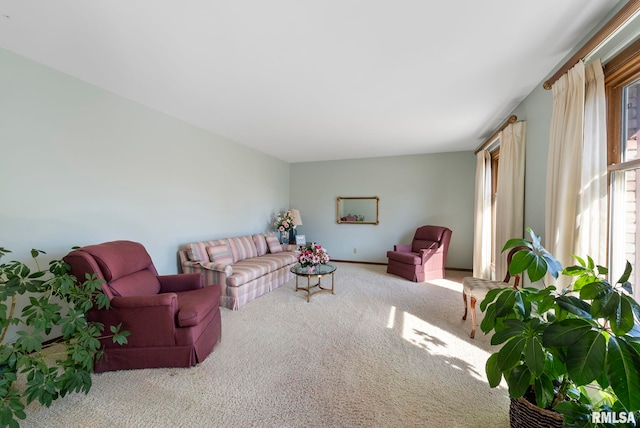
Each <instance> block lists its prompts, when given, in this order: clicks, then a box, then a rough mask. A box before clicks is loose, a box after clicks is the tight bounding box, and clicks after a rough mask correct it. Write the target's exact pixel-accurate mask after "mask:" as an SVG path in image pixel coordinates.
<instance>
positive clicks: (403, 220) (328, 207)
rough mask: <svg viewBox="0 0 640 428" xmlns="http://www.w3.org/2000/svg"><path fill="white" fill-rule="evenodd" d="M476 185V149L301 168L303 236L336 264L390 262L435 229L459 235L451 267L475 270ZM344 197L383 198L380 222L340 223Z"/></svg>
mask: <svg viewBox="0 0 640 428" xmlns="http://www.w3.org/2000/svg"><path fill="white" fill-rule="evenodd" d="M474 179H475V157H474V156H473V153H472V152H468V151H465V152H455V153H438V154H424V155H414V156H396V157H385V158H370V159H357V160H340V161H326V162H310V163H295V164H292V165H291V185H290V186H291V207H292V208H296V209H299V210H300V215H301V216H302V222H303V225H302V226H299V231H298V233H301V234H304V235H305V236H306V238H307V240H308V241H317V242H319V243H321V244H322V245H323V246H325V247H326V248H327V249H328V251H329V255H330V256H331V257H332V258H335V259H339V260H353V261H366V262H381V263H386V261H387V258H386V253H387V250H391V249H393V245H394V244H397V243H403V244H408V243H410V242H411V238H412V237H413V234H414V233H415V230H416V228H417V227H419V226H422V225H425V224H435V225H441V226H447V227H449V228H450V229H452V230H453V237H452V241H451V246H450V249H449V257H448V259H447V266H448V267H455V268H467V269H469V268H471V266H472V248H473V201H474V196H473V194H474ZM338 196H342V197H349V196H352V197H353V196H378V197H379V198H380V216H379V217H380V224H378V225H363V224H337V222H336V220H337V207H336V204H337V201H336V198H337V197H338ZM354 248H357V253H355V254H354V252H353V249H354Z"/></svg>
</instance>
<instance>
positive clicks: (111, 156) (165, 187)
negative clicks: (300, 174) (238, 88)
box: [0, 49, 289, 274]
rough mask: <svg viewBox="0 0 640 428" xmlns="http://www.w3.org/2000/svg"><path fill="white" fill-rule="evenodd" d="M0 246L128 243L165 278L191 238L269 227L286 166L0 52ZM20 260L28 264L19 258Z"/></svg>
mask: <svg viewBox="0 0 640 428" xmlns="http://www.w3.org/2000/svg"><path fill="white" fill-rule="evenodd" d="M0 94H1V95H0V174H1V178H0V195H1V197H2V201H1V202H0V207H1V208H0V246H2V247H6V248H9V249H11V250H12V251H13V252H14V258H17V259H28V251H29V249H31V248H33V247H35V248H39V249H42V250H44V251H46V252H47V253H48V256H50V257H55V258H60V257H62V256H64V255H65V254H66V253H67V252H68V251H69V250H70V249H71V247H72V246H74V245H87V244H95V243H99V242H104V241H109V240H115V239H130V240H134V241H139V242H141V243H143V244H144V245H145V247H146V248H147V250H148V251H149V253H150V254H151V257H152V259H153V260H154V262H155V265H156V267H157V269H158V271H159V272H160V273H161V274H170V273H176V272H177V270H178V264H177V262H176V252H177V250H178V248H179V247H180V246H181V245H183V244H185V243H187V242H190V241H194V240H202V239H210V238H216V237H226V236H239V235H242V234H249V233H255V232H263V231H266V230H269V229H270V228H271V218H272V216H273V215H274V214H275V213H276V212H277V211H280V210H282V209H285V208H287V205H288V199H289V167H288V164H287V163H286V162H282V161H280V160H277V159H275V158H273V157H270V156H267V155H265V154H263V153H259V152H257V151H255V150H252V149H249V148H246V147H244V146H241V145H239V144H236V143H233V142H231V141H228V140H225V139H224V138H222V137H219V136H217V135H214V134H212V133H210V132H207V131H204V130H202V129H199V128H197V127H194V126H191V125H189V124H187V123H185V122H182V121H180V120H177V119H174V118H172V117H169V116H167V115H165V114H162V113H160V112H158V111H156V110H152V109H150V108H148V107H145V106H142V105H140V104H138V103H135V102H132V101H130V100H127V99H125V98H122V97H119V96H116V95H114V94H112V93H110V92H107V91H105V90H102V89H100V88H98V87H96V86H92V85H90V84H88V83H85V82H83V81H80V80H78V79H75V78H73V77H71V76H68V75H65V74H63V73H60V72H57V71H55V70H53V69H51V68H48V67H45V66H43V65H41V64H38V63H35V62H33V61H31V60H28V59H26V58H24V57H21V56H18V55H15V54H13V53H10V52H8V51H6V50H1V49H0ZM25 256H26V257H25Z"/></svg>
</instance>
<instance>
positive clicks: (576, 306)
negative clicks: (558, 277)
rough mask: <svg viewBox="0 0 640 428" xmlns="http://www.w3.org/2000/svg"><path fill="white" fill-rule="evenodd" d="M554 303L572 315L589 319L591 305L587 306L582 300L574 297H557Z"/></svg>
mask: <svg viewBox="0 0 640 428" xmlns="http://www.w3.org/2000/svg"><path fill="white" fill-rule="evenodd" d="M556 303H558V306H560V307H561V308H562V309H564V310H566V311H568V312H571V313H572V314H575V315H578V316H579V317H582V318H587V319H591V305H589V304H588V303H587V302H585V301H584V300H580V299H578V298H577V297H575V296H566V295H565V296H558V297H557V298H556Z"/></svg>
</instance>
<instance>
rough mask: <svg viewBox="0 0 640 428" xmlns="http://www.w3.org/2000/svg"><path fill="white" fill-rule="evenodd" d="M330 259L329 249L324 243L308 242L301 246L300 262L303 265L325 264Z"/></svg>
mask: <svg viewBox="0 0 640 428" xmlns="http://www.w3.org/2000/svg"><path fill="white" fill-rule="evenodd" d="M328 261H329V254H328V253H327V250H325V249H324V248H322V245H318V244H308V245H305V246H304V247H301V248H300V252H299V253H298V262H299V263H300V266H302V267H311V266H317V265H320V264H325V263H327V262H328Z"/></svg>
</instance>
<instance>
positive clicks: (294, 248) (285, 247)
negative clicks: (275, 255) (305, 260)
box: [282, 244, 300, 252]
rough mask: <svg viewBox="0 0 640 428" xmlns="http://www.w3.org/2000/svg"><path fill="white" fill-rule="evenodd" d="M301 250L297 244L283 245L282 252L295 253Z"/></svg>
mask: <svg viewBox="0 0 640 428" xmlns="http://www.w3.org/2000/svg"><path fill="white" fill-rule="evenodd" d="M299 248H300V246H299V245H296V244H284V245H282V251H291V252H294V251H298V249H299Z"/></svg>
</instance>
